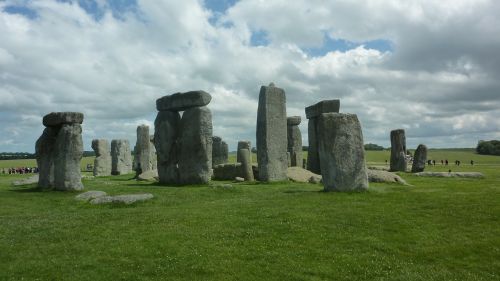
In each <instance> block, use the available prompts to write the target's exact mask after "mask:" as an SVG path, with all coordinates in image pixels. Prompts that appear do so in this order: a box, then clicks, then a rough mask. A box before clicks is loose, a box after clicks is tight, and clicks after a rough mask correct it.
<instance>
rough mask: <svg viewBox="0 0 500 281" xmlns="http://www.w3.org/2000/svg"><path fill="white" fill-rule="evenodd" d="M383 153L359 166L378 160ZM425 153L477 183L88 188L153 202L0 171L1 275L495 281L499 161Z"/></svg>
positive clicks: (122, 180) (499, 275) (124, 182)
mask: <svg viewBox="0 0 500 281" xmlns="http://www.w3.org/2000/svg"><path fill="white" fill-rule="evenodd" d="M388 155H389V154H388V152H386V151H382V152H368V153H367V161H368V162H369V163H373V164H378V165H384V164H385V159H389V158H388ZM433 157H435V158H436V160H438V159H439V160H440V158H443V159H448V160H449V161H451V162H453V161H454V160H461V161H462V163H466V162H467V163H468V161H470V160H471V159H473V160H474V161H475V162H476V164H477V165H474V166H472V167H471V166H470V165H462V166H461V167H456V166H454V165H451V166H448V167H444V166H441V165H436V166H435V167H430V168H428V169H429V170H436V171H447V170H448V169H452V170H454V171H479V172H483V173H484V174H485V176H486V177H485V178H484V179H444V178H419V177H415V176H412V175H411V174H405V173H401V174H400V175H401V176H402V177H403V178H404V179H406V180H407V181H408V182H409V183H410V184H412V186H400V185H394V184H370V189H369V191H368V192H363V193H325V192H321V190H322V186H320V185H313V184H300V183H292V182H288V183H274V184H258V183H256V184H246V183H238V184H235V183H232V185H233V187H232V188H222V187H217V185H215V184H212V185H210V186H189V187H163V186H159V185H156V184H152V183H149V182H137V181H134V180H133V179H132V176H131V175H124V176H116V177H103V178H93V179H85V180H84V185H85V186H86V190H103V191H106V192H108V193H110V194H122V193H139V192H150V193H153V194H154V195H155V198H154V199H153V200H152V201H149V202H144V203H138V204H134V205H130V206H122V205H111V206H91V205H89V204H86V203H80V202H76V201H75V200H74V199H73V197H74V196H75V194H76V193H72V192H38V191H37V190H36V189H34V185H30V186H25V187H14V186H11V185H10V183H11V182H12V181H13V180H14V179H18V178H21V177H23V176H22V175H10V176H9V175H1V176H0V261H1V262H0V280H500V157H487V156H480V155H476V154H473V153H471V152H470V151H462V150H435V151H430V155H429V158H431V159H432V158H433ZM87 161H91V159H90V160H89V159H87ZM4 164H5V163H2V161H0V165H4ZM9 164H12V163H9ZM0 167H1V166H0Z"/></svg>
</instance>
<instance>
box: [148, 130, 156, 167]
mask: <svg viewBox="0 0 500 281" xmlns="http://www.w3.org/2000/svg"><path fill="white" fill-rule="evenodd" d="M156 158H157V157H156V148H155V136H154V135H150V136H149V161H150V163H151V170H156V169H158V160H157V159H156Z"/></svg>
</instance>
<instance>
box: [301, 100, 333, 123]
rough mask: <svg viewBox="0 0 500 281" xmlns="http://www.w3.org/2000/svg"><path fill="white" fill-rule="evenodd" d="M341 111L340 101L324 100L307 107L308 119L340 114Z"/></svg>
mask: <svg viewBox="0 0 500 281" xmlns="http://www.w3.org/2000/svg"><path fill="white" fill-rule="evenodd" d="M339 110H340V100H324V101H320V102H318V103H316V104H314V105H311V106H308V107H306V118H307V119H311V118H316V117H318V116H319V115H321V114H322V113H330V112H333V113H338V112H339Z"/></svg>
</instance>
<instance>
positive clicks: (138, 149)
mask: <svg viewBox="0 0 500 281" xmlns="http://www.w3.org/2000/svg"><path fill="white" fill-rule="evenodd" d="M152 146H153V145H152V143H151V138H150V135H149V126H147V125H140V126H138V127H137V142H136V145H135V151H134V156H135V159H134V162H135V167H134V170H135V171H136V173H137V174H141V173H144V172H147V171H150V170H153V166H154V163H153V161H156V159H154V157H153V154H152V152H151V149H152Z"/></svg>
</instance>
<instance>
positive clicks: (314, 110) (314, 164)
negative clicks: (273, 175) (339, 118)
mask: <svg viewBox="0 0 500 281" xmlns="http://www.w3.org/2000/svg"><path fill="white" fill-rule="evenodd" d="M339 109H340V100H337V99H336V100H324V101H320V102H318V103H316V104H314V105H311V106H308V107H306V109H305V112H306V118H307V119H309V123H308V128H307V133H308V141H309V146H308V152H307V169H308V170H309V171H311V172H313V173H316V174H319V173H321V167H320V160H319V154H318V138H317V134H318V129H317V118H318V116H319V115H320V114H322V113H338V112H339Z"/></svg>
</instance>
